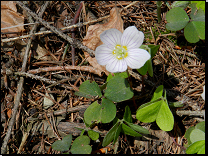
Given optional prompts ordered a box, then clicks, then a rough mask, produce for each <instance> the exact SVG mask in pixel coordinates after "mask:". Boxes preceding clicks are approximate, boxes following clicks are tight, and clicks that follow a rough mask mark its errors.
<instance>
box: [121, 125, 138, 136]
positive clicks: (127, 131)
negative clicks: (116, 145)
mask: <svg viewBox="0 0 208 156" xmlns="http://www.w3.org/2000/svg"><path fill="white" fill-rule="evenodd" d="M121 126H122V130H123V131H124V133H125V134H126V135H130V136H136V137H141V136H142V135H141V134H139V133H137V132H136V131H134V130H133V129H131V128H130V127H129V126H127V125H125V124H123V123H122V124H121Z"/></svg>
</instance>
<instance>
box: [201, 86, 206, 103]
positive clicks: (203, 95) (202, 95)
mask: <svg viewBox="0 0 208 156" xmlns="http://www.w3.org/2000/svg"><path fill="white" fill-rule="evenodd" d="M201 97H202V98H203V99H204V101H205V85H204V86H203V92H202V94H201Z"/></svg>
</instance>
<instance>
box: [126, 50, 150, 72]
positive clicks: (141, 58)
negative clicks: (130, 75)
mask: <svg viewBox="0 0 208 156" xmlns="http://www.w3.org/2000/svg"><path fill="white" fill-rule="evenodd" d="M149 59H150V54H149V53H148V52H147V51H146V50H144V49H140V48H137V49H130V50H129V51H128V56H127V57H126V58H124V60H125V61H126V64H127V65H128V66H129V67H130V68H132V69H139V68H141V67H142V66H143V65H144V64H145V63H146V61H147V60H149Z"/></svg>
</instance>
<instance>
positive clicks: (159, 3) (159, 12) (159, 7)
mask: <svg viewBox="0 0 208 156" xmlns="http://www.w3.org/2000/svg"><path fill="white" fill-rule="evenodd" d="M161 6H162V2H161V1H157V19H158V23H160V22H161Z"/></svg>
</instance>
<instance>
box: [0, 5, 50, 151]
mask: <svg viewBox="0 0 208 156" xmlns="http://www.w3.org/2000/svg"><path fill="white" fill-rule="evenodd" d="M48 4H49V2H46V3H45V4H44V6H43V7H42V8H41V11H40V12H39V14H38V15H39V16H42V14H43V12H44V11H45V9H46V7H47V5H48ZM37 25H38V24H35V25H34V27H33V28H32V30H31V31H30V34H33V32H34V31H35V30H36V28H37ZM31 43H32V39H29V41H28V44H27V48H26V51H25V56H24V60H23V64H22V70H21V72H24V71H25V69H26V64H27V58H28V54H29V51H30V46H31ZM23 83H24V77H20V81H19V83H18V88H17V96H16V100H15V102H14V108H13V112H12V117H11V120H10V122H9V125H8V130H7V134H6V136H5V138H4V142H3V145H2V147H1V152H2V154H5V153H6V152H7V151H6V149H7V148H6V147H7V143H8V141H9V138H10V135H11V131H12V127H13V126H14V123H15V119H16V114H17V111H18V107H19V103H20V98H21V95H22V91H23Z"/></svg>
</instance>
